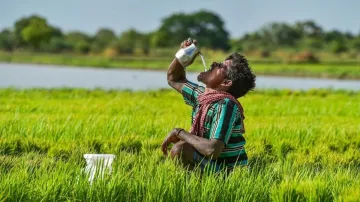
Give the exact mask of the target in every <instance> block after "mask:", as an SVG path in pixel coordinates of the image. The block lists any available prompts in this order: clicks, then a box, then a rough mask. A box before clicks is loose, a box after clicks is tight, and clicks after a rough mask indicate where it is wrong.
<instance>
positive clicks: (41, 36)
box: [21, 18, 52, 48]
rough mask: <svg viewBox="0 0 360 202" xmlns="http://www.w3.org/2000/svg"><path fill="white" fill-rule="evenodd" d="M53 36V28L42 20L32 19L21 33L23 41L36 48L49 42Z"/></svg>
mask: <svg viewBox="0 0 360 202" xmlns="http://www.w3.org/2000/svg"><path fill="white" fill-rule="evenodd" d="M51 34H52V29H51V27H50V26H49V25H48V24H47V22H46V20H45V19H42V18H33V19H31V20H30V21H29V23H28V24H27V25H26V26H25V27H24V28H23V29H22V31H21V36H22V39H23V40H24V41H25V42H27V43H28V44H30V45H31V46H32V47H34V48H38V47H39V46H40V44H41V43H42V42H48V41H49V39H50V38H51Z"/></svg>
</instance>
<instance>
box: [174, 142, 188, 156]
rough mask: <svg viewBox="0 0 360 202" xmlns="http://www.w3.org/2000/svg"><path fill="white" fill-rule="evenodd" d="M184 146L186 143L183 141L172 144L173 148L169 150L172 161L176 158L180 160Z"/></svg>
mask: <svg viewBox="0 0 360 202" xmlns="http://www.w3.org/2000/svg"><path fill="white" fill-rule="evenodd" d="M184 144H188V143H186V142H185V141H180V142H177V143H176V144H174V146H173V147H172V148H171V151H170V154H171V158H172V159H174V158H176V157H180V158H181V155H182V151H183V148H184Z"/></svg>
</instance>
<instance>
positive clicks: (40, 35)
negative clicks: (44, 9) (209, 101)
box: [0, 10, 360, 56]
mask: <svg viewBox="0 0 360 202" xmlns="http://www.w3.org/2000/svg"><path fill="white" fill-rule="evenodd" d="M188 37H193V38H196V39H198V40H199V41H200V45H201V47H205V48H208V49H214V50H222V51H230V50H234V51H244V52H246V51H254V50H261V51H262V52H263V54H264V56H266V54H267V53H268V52H272V51H275V50H282V49H291V50H295V51H303V50H307V51H315V52H316V51H327V52H332V53H343V52H355V53H359V52H360V33H359V34H352V33H349V32H341V31H338V30H331V31H325V30H324V29H323V28H322V27H321V26H320V25H318V24H317V23H316V22H314V21H311V20H308V21H298V22H295V23H293V24H288V23H280V22H273V23H268V24H266V25H264V26H262V27H260V28H259V29H258V30H256V31H254V32H251V33H246V34H244V35H243V36H241V37H238V38H233V39H231V38H230V36H229V33H228V31H227V30H226V29H225V23H224V21H223V20H222V19H221V17H220V16H219V15H217V14H215V13H212V12H209V11H206V10H200V11H197V12H193V13H190V14H185V13H175V14H172V15H170V16H168V17H166V18H164V19H163V20H162V23H161V26H160V27H159V28H158V29H156V30H154V31H152V32H148V33H142V32H139V31H137V30H135V29H129V30H127V31H124V32H122V33H120V34H119V35H118V34H117V33H115V32H114V31H113V30H111V29H109V28H100V29H98V30H97V32H96V33H95V34H94V35H89V34H87V33H84V32H80V31H72V32H68V33H65V32H63V31H62V30H61V29H60V28H58V27H55V26H52V25H50V24H49V23H48V21H47V20H46V19H45V18H43V17H41V16H38V15H31V16H27V17H23V18H21V19H19V20H17V21H16V22H15V23H14V25H13V27H11V28H6V29H3V30H2V31H1V32H0V50H3V51H9V52H10V51H18V50H25V51H34V52H51V53H63V52H68V53H80V54H87V53H94V54H100V53H107V54H110V55H111V54H113V55H120V54H134V53H140V54H144V55H147V54H148V53H149V51H150V50H151V49H161V48H174V47H178V45H179V42H181V41H182V40H184V39H186V38H188Z"/></svg>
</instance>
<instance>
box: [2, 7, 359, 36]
mask: <svg viewBox="0 0 360 202" xmlns="http://www.w3.org/2000/svg"><path fill="white" fill-rule="evenodd" d="M200 9H205V10H208V11H212V12H215V13H216V14H218V15H219V16H220V17H221V18H222V19H223V21H224V22H225V29H226V30H227V31H228V32H229V33H230V36H231V37H233V38H236V37H240V36H242V35H243V34H245V33H247V32H252V31H255V30H257V29H259V28H260V27H261V26H263V25H265V24H267V23H270V22H287V23H294V22H296V21H298V20H314V21H315V22H317V23H318V24H319V25H320V26H321V27H322V28H323V29H325V30H333V29H337V30H340V31H348V32H351V33H354V34H358V33H360V12H359V9H360V1H359V0H297V1H295V0H293V1H291V0H287V1H286V0H246V1H244V0H192V1H190V0H177V1H174V0H101V1H98V0H0V29H4V28H8V27H12V26H13V24H14V22H15V21H16V20H18V19H19V18H21V17H25V16H29V15H32V14H37V15H40V16H43V17H45V18H46V19H47V20H48V22H49V23H50V24H51V25H53V26H57V27H59V28H61V29H62V30H63V31H65V32H69V31H75V30H79V31H84V32H87V33H89V34H94V33H95V32H96V31H97V30H98V29H99V28H110V29H112V30H114V31H115V32H116V33H117V34H120V33H121V32H122V31H125V30H128V29H129V28H135V29H137V30H139V31H141V32H150V31H154V30H156V29H157V28H158V27H159V26H160V25H161V20H162V19H163V18H165V17H167V16H169V15H171V14H173V13H175V12H183V13H191V12H195V11H199V10H200Z"/></svg>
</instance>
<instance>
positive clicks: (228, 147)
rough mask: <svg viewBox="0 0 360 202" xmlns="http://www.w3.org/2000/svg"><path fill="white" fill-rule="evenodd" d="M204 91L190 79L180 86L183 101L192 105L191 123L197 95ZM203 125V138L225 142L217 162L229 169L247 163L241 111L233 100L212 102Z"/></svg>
mask: <svg viewBox="0 0 360 202" xmlns="http://www.w3.org/2000/svg"><path fill="white" fill-rule="evenodd" d="M204 91H205V88H204V87H202V86H199V85H197V84H195V83H192V82H190V81H188V82H186V83H185V84H184V87H183V88H182V95H183V97H184V100H185V103H186V104H188V105H190V106H192V113H191V124H193V122H194V118H195V114H196V113H197V111H198V110H199V106H198V101H197V97H198V96H199V95H200V94H202V93H204ZM204 127H205V128H204V138H207V139H218V140H221V141H223V142H224V144H225V146H224V148H223V150H222V151H221V154H220V156H219V158H218V159H217V160H216V162H217V163H220V164H222V165H224V164H225V165H226V166H227V168H230V169H231V168H233V167H234V166H237V165H247V163H248V157H247V155H246V151H245V148H244V145H245V143H246V141H245V138H244V137H243V134H242V133H241V130H240V129H241V127H242V125H241V113H240V110H239V109H238V107H237V105H236V104H235V103H234V102H233V101H231V100H230V99H228V98H225V99H223V100H220V101H218V102H215V103H212V104H211V105H210V107H209V110H208V111H207V112H206V118H205V124H204ZM223 163H224V164H223Z"/></svg>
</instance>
